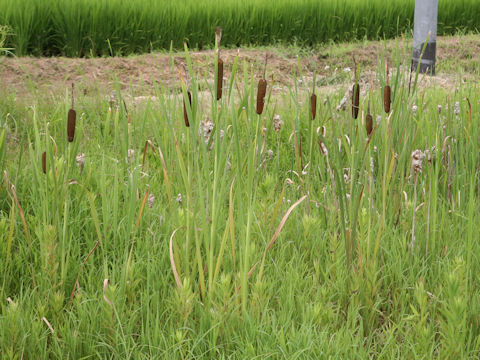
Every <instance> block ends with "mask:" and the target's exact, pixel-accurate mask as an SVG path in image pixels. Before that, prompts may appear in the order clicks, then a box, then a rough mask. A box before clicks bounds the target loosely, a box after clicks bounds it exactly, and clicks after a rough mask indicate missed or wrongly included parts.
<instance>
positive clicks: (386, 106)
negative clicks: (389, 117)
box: [383, 64, 392, 114]
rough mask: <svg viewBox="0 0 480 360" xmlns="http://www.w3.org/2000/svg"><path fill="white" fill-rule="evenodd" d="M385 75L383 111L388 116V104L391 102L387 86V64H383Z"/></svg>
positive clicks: (390, 90)
mask: <svg viewBox="0 0 480 360" xmlns="http://www.w3.org/2000/svg"><path fill="white" fill-rule="evenodd" d="M385 73H386V85H385V87H384V88H383V109H384V110H385V112H386V113H387V114H388V113H389V112H390V104H391V101H392V100H391V94H392V89H391V88H390V85H389V80H388V65H387V64H385Z"/></svg>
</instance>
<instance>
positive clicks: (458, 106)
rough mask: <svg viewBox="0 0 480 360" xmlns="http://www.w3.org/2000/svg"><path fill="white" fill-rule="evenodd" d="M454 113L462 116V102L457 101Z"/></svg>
mask: <svg viewBox="0 0 480 360" xmlns="http://www.w3.org/2000/svg"><path fill="white" fill-rule="evenodd" d="M453 113H454V114H455V115H459V114H460V102H458V101H455V106H454V107H453Z"/></svg>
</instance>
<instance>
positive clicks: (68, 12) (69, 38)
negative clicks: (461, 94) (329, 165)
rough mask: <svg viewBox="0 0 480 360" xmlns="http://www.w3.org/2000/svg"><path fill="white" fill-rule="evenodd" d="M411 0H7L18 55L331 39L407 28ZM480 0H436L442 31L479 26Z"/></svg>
mask: <svg viewBox="0 0 480 360" xmlns="http://www.w3.org/2000/svg"><path fill="white" fill-rule="evenodd" d="M414 3H415V1H414V0H388V1H384V0H348V1H346V0H320V1H319V0H276V1H275V6H273V4H272V2H268V1H264V0H222V1H212V0H197V1H191V0H178V1H166V0H160V1H158V0H135V1H130V0H108V1H107V0H42V1H38V0H21V1H18V0H2V1H0V24H1V25H8V26H9V28H10V32H11V34H12V36H10V37H9V39H8V42H7V45H8V47H12V48H15V50H16V54H17V55H35V56H40V55H47V56H51V55H65V56H71V57H76V56H104V55H107V56H109V55H127V54H132V53H144V52H149V51H152V50H160V49H166V50H168V49H170V47H173V48H175V49H177V50H178V49H179V50H183V43H184V42H185V41H187V43H188V45H189V47H190V48H199V49H202V48H213V47H214V42H213V39H212V36H211V34H212V33H213V32H214V31H215V27H216V26H219V25H220V26H222V27H223V29H224V31H225V33H224V37H223V40H222V42H223V45H224V46H226V47H239V46H243V45H255V46H259V45H269V44H272V43H280V44H286V43H287V44H296V45H298V46H315V45H316V44H320V43H327V42H330V41H335V42H345V41H354V40H364V39H373V40H379V39H385V38H393V37H397V36H400V35H402V34H404V33H406V34H410V33H411V32H412V27H413V14H414ZM479 19H480V2H479V1H477V0H454V1H452V0H439V9H438V33H439V35H451V34H454V33H458V32H463V33H465V32H472V31H473V32H478V30H479V29H480V20H479Z"/></svg>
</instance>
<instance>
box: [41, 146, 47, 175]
mask: <svg viewBox="0 0 480 360" xmlns="http://www.w3.org/2000/svg"><path fill="white" fill-rule="evenodd" d="M42 170H43V173H44V174H46V173H47V152H46V151H44V152H43V154H42Z"/></svg>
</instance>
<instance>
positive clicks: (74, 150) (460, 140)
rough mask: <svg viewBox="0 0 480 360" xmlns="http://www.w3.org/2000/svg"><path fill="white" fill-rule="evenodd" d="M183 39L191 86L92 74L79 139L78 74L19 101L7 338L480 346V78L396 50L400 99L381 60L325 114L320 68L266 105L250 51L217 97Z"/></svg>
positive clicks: (184, 347) (186, 348)
mask: <svg viewBox="0 0 480 360" xmlns="http://www.w3.org/2000/svg"><path fill="white" fill-rule="evenodd" d="M186 50H187V51H186V53H185V58H186V66H185V68H183V67H182V68H176V67H175V68H169V69H170V71H173V72H174V73H175V74H178V73H179V72H180V73H181V74H182V76H181V78H180V77H179V79H178V83H179V85H181V89H182V91H181V95H180V94H176V93H171V92H170V91H169V90H168V89H165V88H164V86H163V84H162V83H157V84H156V85H155V93H156V98H155V99H154V100H152V101H149V102H147V103H146V105H145V106H144V107H140V106H139V107H137V108H134V107H132V106H129V105H128V104H129V103H128V99H125V103H124V101H123V100H124V99H123V98H122V93H121V92H120V91H118V92H117V93H116V95H115V101H114V102H112V103H111V104H109V103H107V102H106V101H105V102H94V101H87V100H86V99H84V98H82V96H80V95H77V96H76V98H75V109H76V111H77V112H78V114H79V116H78V118H77V121H76V129H75V137H74V140H73V141H72V142H69V141H68V138H67V133H66V129H67V114H68V111H69V109H70V108H71V103H72V101H71V99H70V96H69V94H70V89H66V91H65V96H64V97H63V99H62V100H61V101H60V103H57V104H54V105H51V106H50V107H46V106H45V104H43V105H42V104H41V102H40V101H39V100H38V99H37V98H34V99H32V100H31V101H32V103H31V106H30V107H28V108H26V109H23V111H24V112H23V113H21V114H19V115H18V117H17V119H18V121H21V123H20V124H16V125H17V126H12V125H13V124H12V121H13V120H12V117H11V116H9V115H7V114H9V113H13V111H10V109H13V108H15V106H16V100H15V98H12V99H11V100H10V101H6V107H7V109H6V110H5V116H3V117H2V118H1V122H2V123H1V125H2V127H0V129H2V130H1V131H0V168H1V169H2V170H4V172H2V175H1V176H2V183H1V187H0V260H1V262H0V286H1V287H0V353H1V355H2V358H21V357H22V356H23V358H82V357H88V356H92V354H93V355H94V356H96V357H99V358H122V359H123V358H183V359H193V358H212V359H218V358H242V359H243V358H255V357H258V358H266V357H273V358H315V359H318V358H335V357H338V358H364V359H368V358H372V357H375V358H435V357H438V358H478V356H479V353H480V330H479V329H480V326H479V320H478V313H479V311H480V301H479V299H480V297H479V295H480V291H479V289H480V286H479V285H480V278H479V277H478V276H477V274H478V271H477V270H478V261H477V259H478V257H479V256H480V244H479V242H478V241H477V240H478V237H477V235H476V234H475V231H474V226H475V224H477V223H478V221H479V220H480V215H479V212H478V209H479V200H478V199H479V192H478V186H479V182H478V175H479V168H478V163H479V159H480V157H479V152H478V139H477V135H478V133H479V131H480V116H479V112H478V111H476V109H477V108H478V106H479V105H478V104H479V101H480V97H479V91H478V90H479V89H478V85H476V84H474V83H468V82H467V83H464V84H462V83H461V82H459V84H458V89H457V91H456V92H455V93H447V92H445V91H443V90H441V89H437V88H430V89H426V88H423V87H418V86H416V85H412V86H409V85H410V84H409V76H408V74H404V73H403V72H402V71H401V68H402V67H401V66H403V68H409V64H406V63H404V62H403V61H402V59H404V58H405V57H404V56H403V55H402V56H395V55H394V56H393V60H392V61H393V66H392V68H393V69H395V71H394V72H393V73H394V74H393V76H392V77H391V80H390V82H389V84H390V86H391V88H392V104H391V110H390V113H389V114H385V112H384V109H383V106H384V102H383V86H384V85H385V84H384V80H383V79H384V69H385V64H384V63H383V60H382V59H379V64H378V75H377V77H376V80H375V81H373V80H372V83H374V84H375V89H371V92H370V93H369V94H367V95H366V96H365V95H364V96H361V97H360V112H359V116H358V118H357V119H352V114H351V112H350V107H349V106H347V110H345V111H342V110H340V111H337V110H336V105H337V104H338V103H339V102H340V101H341V98H342V96H343V94H342V93H335V94H331V95H327V94H324V93H322V90H321V89H319V88H318V87H317V88H316V94H317V96H318V97H319V98H320V99H321V101H319V106H318V109H317V117H316V119H315V120H312V116H311V107H310V102H309V99H310V96H311V89H312V88H313V85H312V84H311V80H309V79H308V78H307V77H303V76H302V74H301V73H300V70H301V69H299V71H298V73H297V74H294V76H293V78H294V80H295V85H294V87H293V88H291V89H289V90H288V91H289V92H288V93H285V92H282V93H278V92H275V93H272V92H271V91H270V90H268V91H267V96H266V97H265V106H264V108H263V112H262V114H261V115H259V114H257V111H256V110H257V109H256V84H257V81H256V79H255V76H254V75H255V74H254V73H253V71H252V69H251V68H249V66H248V65H247V63H239V61H238V59H235V60H234V63H233V64H229V65H231V67H230V66H229V67H228V68H226V69H228V71H226V72H225V77H226V79H228V80H227V81H226V84H225V87H224V93H223V96H222V98H221V99H220V100H218V101H217V100H216V98H217V97H216V89H215V86H212V85H211V84H212V81H211V79H208V78H203V77H201V76H198V75H197V74H196V73H195V72H194V71H193V70H194V68H193V64H192V62H191V60H190V58H189V56H188V49H186ZM172 63H173V62H172ZM266 77H267V78H268V77H269V74H268V68H267V75H266ZM360 79H361V77H360ZM215 80H216V79H215ZM300 80H302V81H300ZM417 80H418V81H417V82H416V84H420V83H422V78H418V79H417ZM354 81H355V79H353V78H352V79H351V82H349V84H348V88H351V85H352V83H353V82H354ZM216 83H217V82H216V81H213V84H216ZM209 86H210V88H209ZM269 86H270V88H271V85H270V84H269ZM365 87H366V85H364V84H362V88H365ZM206 88H207V89H209V90H208V91H207V94H205V91H201V90H200V89H206ZM189 92H190V93H191V102H190V101H189V95H188V94H189ZM467 98H468V99H469V102H470V103H471V105H472V109H470V108H469V107H468V102H467V101H466V100H465V99H467ZM324 99H325V101H323V100H324ZM7 100H8V99H7ZM457 102H458V105H456V103H457ZM184 104H185V107H184ZM275 104H276V105H275ZM41 105H42V106H41ZM414 105H415V106H416V108H417V109H416V111H413V110H412V108H413V106H414ZM438 105H441V106H442V109H443V110H442V112H441V113H440V114H439V113H438V110H437V109H438V108H437V106H438ZM447 105H448V108H447ZM367 106H369V107H370V112H371V113H372V115H373V117H374V119H375V118H376V117H377V115H378V116H380V118H379V122H378V124H377V123H376V122H375V123H374V124H373V129H372V132H371V134H370V136H369V137H367V133H366V131H365V120H364V119H365V115H366V109H367ZM184 111H185V112H186V113H187V117H188V120H189V125H190V126H189V127H187V126H185V118H184ZM275 115H278V116H275ZM273 119H275V120H274V121H276V122H275V124H274V121H273ZM280 119H283V123H280ZM274 126H275V129H274ZM320 127H324V129H321V128H320ZM317 128H320V129H318V131H317ZM13 139H25V143H24V144H23V146H18V144H15V143H12V141H14V140H13ZM11 149H16V151H15V152H13V151H11ZM416 149H420V150H422V151H424V152H426V151H425V150H429V151H430V154H431V157H430V158H428V157H427V158H425V159H424V162H423V167H422V171H421V172H416V173H414V172H413V169H412V159H411V154H412V152H413V151H414V150H416ZM44 152H45V153H46V171H45V173H44V172H43V170H42V164H41V158H42V154H43V153H44ZM80 152H81V153H84V154H85V156H84V158H85V163H84V164H83V165H82V166H78V162H76V155H77V154H78V153H80ZM415 194H416V198H415V200H414V197H415ZM151 195H153V196H154V201H153V200H151V199H152V198H150V196H151ZM147 199H150V201H147ZM412 214H415V216H414V219H412ZM413 222H415V233H414V235H415V239H416V241H415V246H414V247H413V251H411V250H410V249H409V247H408V245H409V243H410V240H411V238H412V233H411V229H412V223H413Z"/></svg>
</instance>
